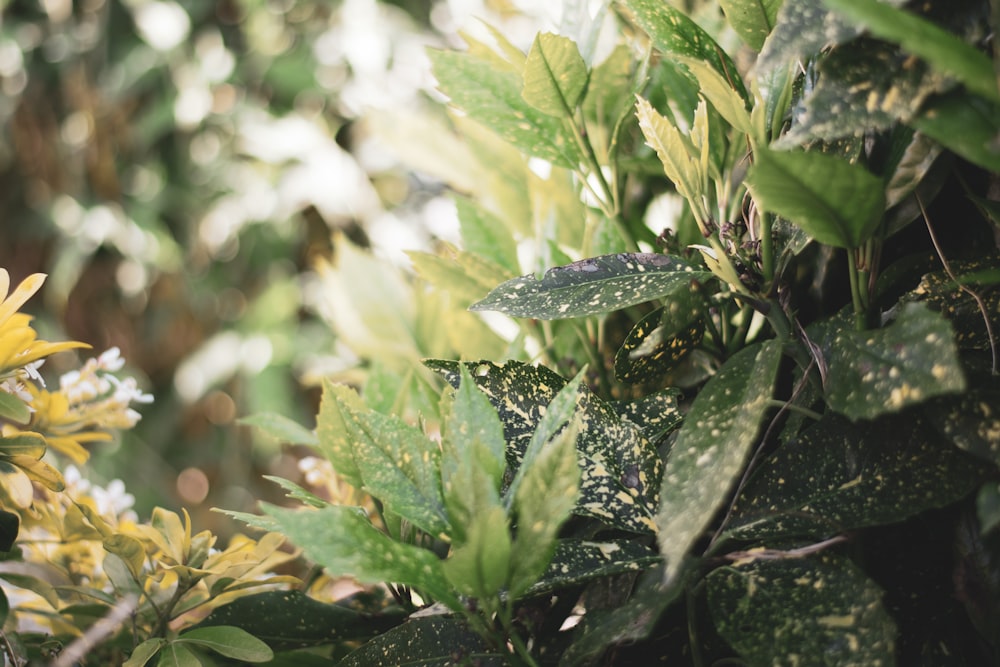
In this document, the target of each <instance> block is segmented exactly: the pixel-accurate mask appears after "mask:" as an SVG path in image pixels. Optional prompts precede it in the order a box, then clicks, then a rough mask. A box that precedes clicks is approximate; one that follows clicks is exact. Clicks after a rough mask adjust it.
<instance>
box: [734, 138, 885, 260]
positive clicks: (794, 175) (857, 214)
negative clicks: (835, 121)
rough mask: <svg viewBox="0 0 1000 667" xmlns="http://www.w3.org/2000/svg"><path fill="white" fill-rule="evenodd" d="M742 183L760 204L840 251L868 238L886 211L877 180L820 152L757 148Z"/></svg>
mask: <svg viewBox="0 0 1000 667" xmlns="http://www.w3.org/2000/svg"><path fill="white" fill-rule="evenodd" d="M746 184H747V189H749V190H750V192H751V194H752V195H753V197H754V199H755V200H756V201H757V204H758V205H759V206H761V207H762V208H764V209H766V210H768V211H770V212H772V213H777V214H778V215H780V216H782V217H783V218H786V219H788V220H790V221H791V222H793V223H795V224H796V225H798V226H800V227H802V229H804V230H805V231H806V233H807V234H809V236H811V237H813V238H814V239H816V240H817V241H819V242H820V243H825V244H827V245H832V246H836V247H839V248H857V247H858V246H860V245H861V244H862V243H864V242H865V241H867V240H868V239H869V238H871V235H872V234H873V233H874V231H875V229H876V227H877V226H878V223H879V221H880V220H881V219H882V213H883V211H884V210H885V194H884V193H883V190H882V181H881V179H879V178H878V177H877V176H875V175H874V174H872V173H871V172H869V171H868V170H866V169H865V168H864V167H862V166H860V165H857V164H851V163H850V162H847V161H845V160H842V159H840V158H837V157H833V156H830V155H824V154H823V153H780V152H775V151H770V150H766V149H758V150H757V151H756V152H755V153H754V164H753V166H752V167H751V168H750V170H749V173H748V174H747V179H746Z"/></svg>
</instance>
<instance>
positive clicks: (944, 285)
mask: <svg viewBox="0 0 1000 667" xmlns="http://www.w3.org/2000/svg"><path fill="white" fill-rule="evenodd" d="M950 268H951V270H952V273H954V274H955V277H956V278H957V282H956V281H954V280H952V279H951V277H950V276H949V275H948V273H947V272H945V271H935V272H933V273H928V274H927V275H925V276H924V277H923V278H922V279H921V280H920V284H919V285H917V288H916V289H914V290H913V291H912V292H910V293H908V294H906V295H905V296H904V297H903V299H902V300H903V301H918V302H921V303H924V304H926V305H927V306H928V307H930V308H931V309H932V310H936V311H938V312H940V313H941V314H942V315H944V316H945V317H946V318H947V319H948V321H949V322H951V326H952V328H953V329H954V331H955V343H956V344H957V345H958V347H959V349H964V350H987V349H989V348H990V337H989V327H987V323H986V319H984V313H983V310H981V309H980V308H979V304H978V303H977V302H976V299H975V297H973V295H972V294H970V293H969V292H968V291H966V290H965V289H962V287H963V286H964V287H965V288H967V289H968V290H971V291H972V292H974V293H975V294H976V295H978V296H979V298H980V299H982V301H983V306H984V309H985V311H986V313H985V317H988V318H989V325H990V327H992V329H993V332H994V335H995V336H1000V258H998V257H996V256H993V257H988V258H985V259H977V260H969V261H953V262H951V263H950Z"/></svg>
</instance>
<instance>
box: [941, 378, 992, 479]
mask: <svg viewBox="0 0 1000 667" xmlns="http://www.w3.org/2000/svg"><path fill="white" fill-rule="evenodd" d="M927 416H928V419H929V420H930V421H931V423H932V424H934V426H935V428H936V429H937V430H938V431H939V432H940V433H941V434H942V435H944V436H945V437H946V438H947V439H948V440H950V441H951V442H953V443H955V445H956V446H957V447H960V448H961V449H964V450H965V451H967V452H969V453H970V454H973V455H975V456H978V457H979V458H981V459H983V460H986V461H990V462H991V463H993V464H995V465H997V466H1000V385H998V384H996V383H994V386H989V385H988V384H987V385H986V386H983V387H976V388H973V389H970V390H969V391H967V392H965V393H964V394H961V395H960V396H955V397H945V398H941V399H939V400H936V401H932V402H930V403H929V404H928V405H927Z"/></svg>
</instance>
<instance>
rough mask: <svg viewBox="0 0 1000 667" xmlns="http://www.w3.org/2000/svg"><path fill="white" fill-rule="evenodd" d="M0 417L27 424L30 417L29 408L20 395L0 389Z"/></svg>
mask: <svg viewBox="0 0 1000 667" xmlns="http://www.w3.org/2000/svg"><path fill="white" fill-rule="evenodd" d="M0 419H4V420H7V421H12V422H14V423H17V424H27V423H28V420H29V419H31V410H30V409H29V408H28V404H27V403H25V402H24V399H23V398H21V397H20V396H15V395H14V394H10V393H7V392H6V391H0Z"/></svg>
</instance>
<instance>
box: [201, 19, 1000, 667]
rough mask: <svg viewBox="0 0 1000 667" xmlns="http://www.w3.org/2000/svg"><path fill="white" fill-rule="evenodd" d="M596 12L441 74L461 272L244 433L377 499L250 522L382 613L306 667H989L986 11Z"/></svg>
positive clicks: (276, 512)
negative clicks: (366, 594) (312, 396)
mask: <svg viewBox="0 0 1000 667" xmlns="http://www.w3.org/2000/svg"><path fill="white" fill-rule="evenodd" d="M591 4H593V3H591ZM598 4H599V5H600V7H599V8H597V11H596V13H595V12H592V11H588V10H584V9H582V8H579V12H578V14H573V13H572V12H573V11H575V10H574V9H567V12H569V13H570V14H571V15H568V16H565V17H564V20H563V22H562V26H561V29H560V32H559V33H558V34H557V33H555V32H546V33H541V34H539V35H537V36H536V38H535V39H534V41H533V42H532V43H531V45H530V47H528V48H527V49H522V48H519V46H517V45H515V44H514V43H512V42H511V41H509V40H508V39H507V38H505V36H504V35H503V34H502V32H501V31H500V30H492V29H487V30H486V31H485V32H484V33H483V34H482V35H481V36H479V37H474V36H473V35H471V34H470V35H467V36H466V42H467V45H468V48H467V49H466V50H464V51H450V50H434V51H431V52H430V54H429V55H430V59H431V62H432V65H433V71H434V75H435V77H436V79H437V84H438V88H439V91H440V92H441V93H443V94H444V95H445V96H446V97H447V98H448V100H449V103H448V110H449V116H448V122H447V124H442V122H441V120H440V118H439V117H434V118H428V119H427V121H426V122H427V128H428V129H427V131H426V132H425V133H424V137H426V139H425V138H422V137H414V138H413V141H414V143H415V145H416V146H417V147H421V148H424V149H425V150H426V151H427V152H428V159H427V161H426V163H425V165H422V164H417V165H415V166H416V167H417V168H421V167H424V166H425V167H426V169H427V170H428V171H430V172H431V173H436V174H441V175H442V176H445V177H448V176H449V175H450V176H451V177H452V178H453V179H454V181H455V182H454V183H453V186H454V189H455V191H456V195H455V209H456V212H457V215H458V219H459V228H460V235H461V243H460V244H456V243H444V242H442V244H441V247H440V251H439V252H436V253H423V252H415V253H412V254H411V259H412V261H413V266H414V268H415V270H416V274H417V280H416V281H415V282H413V283H406V281H404V280H401V279H398V276H397V275H395V274H394V273H393V270H392V269H389V268H385V267H384V266H383V265H380V264H379V263H378V262H376V261H375V260H374V259H372V258H370V257H368V256H366V255H365V254H364V253H363V252H362V251H361V250H359V249H357V248H355V247H352V246H351V245H350V244H349V243H348V242H347V241H346V240H345V239H341V238H338V239H337V243H336V245H337V248H338V252H339V257H338V258H337V261H336V262H334V263H333V264H331V265H328V266H323V267H321V280H322V281H323V284H324V285H325V286H326V287H327V289H328V290H330V294H331V295H333V296H331V299H332V301H331V305H330V307H325V308H324V307H322V304H320V305H321V310H320V312H321V314H322V315H324V316H325V317H326V318H327V319H328V320H329V321H330V323H331V325H332V326H333V328H334V330H335V331H336V332H337V334H338V336H339V337H340V340H341V342H342V343H346V344H348V345H351V346H352V347H353V348H354V349H355V350H356V353H357V355H358V357H359V359H360V360H361V361H362V363H361V364H360V365H359V366H358V367H357V368H355V369H351V370H350V372H346V371H345V372H344V373H343V375H342V377H341V378H340V379H342V380H344V381H346V382H348V383H351V384H353V385H355V386H354V387H348V386H347V385H346V384H338V383H336V382H332V381H325V382H324V384H323V399H322V404H321V407H320V411H319V415H318V420H317V428H316V430H315V432H311V431H306V430H304V429H300V428H297V427H294V426H293V425H289V424H288V423H286V422H285V421H283V420H281V419H280V418H277V417H274V416H261V417H258V418H256V419H255V420H254V421H255V423H257V424H259V425H262V426H264V427H265V428H267V429H268V430H269V431H271V432H272V433H274V434H276V435H278V436H279V437H282V438H283V439H285V440H287V441H290V442H295V443H297V444H301V445H306V446H311V447H314V448H315V450H316V452H317V453H319V454H322V455H323V456H324V457H325V458H326V459H328V461H329V462H330V463H331V464H332V467H333V469H334V470H335V473H336V475H337V477H338V479H339V480H340V481H341V482H342V483H343V484H346V485H348V486H350V487H353V488H354V489H355V490H356V492H357V494H358V496H357V497H359V498H363V497H368V498H370V502H364V503H356V504H353V505H352V504H350V503H346V504H345V503H344V502H337V501H336V500H331V499H329V498H320V497H317V496H315V495H313V494H311V493H309V492H308V491H307V490H305V489H302V488H298V487H296V485H294V484H292V483H291V482H288V481H280V483H281V484H282V485H283V486H284V487H285V488H286V489H287V490H288V492H289V496H290V497H291V498H293V499H294V500H296V501H297V502H298V503H299V504H301V505H302V507H301V508H300V509H289V508H282V507H277V506H272V505H265V506H264V507H263V515H262V516H250V515H238V516H239V517H240V518H242V519H243V520H245V521H247V522H248V523H250V524H252V525H255V526H257V527H259V528H263V529H266V530H273V531H279V532H281V533H283V534H285V535H286V536H287V537H288V538H289V539H290V540H291V542H292V543H294V544H295V545H297V546H298V547H300V548H301V549H302V550H303V554H304V555H305V556H306V557H307V558H308V559H310V560H311V561H312V562H314V563H316V564H317V565H318V566H321V567H323V568H324V569H325V571H326V572H327V574H328V575H329V576H333V577H336V576H349V577H353V578H354V579H356V580H357V581H358V582H360V583H362V584H367V585H376V584H377V585H382V586H384V587H385V589H386V590H388V591H389V593H390V594H391V596H392V598H393V599H394V600H395V603H396V604H395V605H394V606H391V607H390V608H387V609H386V610H384V612H376V613H373V614H372V615H371V616H370V617H369V624H368V625H365V624H364V623H358V618H357V617H348V618H346V619H345V621H344V625H342V626H340V627H339V629H335V630H333V629H332V630H331V635H336V637H337V638H336V639H333V638H327V639H326V640H325V641H326V643H327V644H328V645H329V646H331V647H332V648H329V649H328V650H327V652H326V653H324V654H323V655H324V659H325V662H317V663H316V664H337V665H342V666H344V667H349V666H355V665H357V666H360V665H371V664H415V663H420V664H428V665H452V664H470V665H501V664H514V665H617V664H621V665H626V664H629V665H631V664H660V663H664V664H674V663H678V664H694V665H713V664H747V665H774V664H821V665H896V664H899V665H910V664H990V663H992V662H995V661H996V660H997V657H998V655H1000V645H998V644H997V637H998V636H1000V633H998V630H1000V627H998V626H997V619H998V618H1000V588H998V585H997V581H998V580H1000V570H998V569H997V568H998V565H997V564H998V563H1000V532H998V525H1000V513H998V509H997V508H998V507H1000V502H998V499H1000V491H998V487H997V479H998V478H1000V474H998V473H1000V470H998V464H1000V421H998V419H1000V384H998V381H1000V380H998V378H1000V375H998V370H1000V369H998V357H997V344H998V341H997V330H998V327H1000V316H998V314H1000V287H998V286H1000V260H998V258H1000V255H998V240H997V239H998V238H1000V234H998V230H1000V228H998V221H1000V214H998V211H1000V208H998V204H997V192H998V191H1000V190H998V186H1000V90H998V87H997V76H996V63H997V62H1000V59H998V57H997V56H996V53H997V51H996V45H995V38H994V34H995V27H996V25H997V20H998V17H997V15H996V6H995V3H993V4H990V3H987V2H984V1H969V2H961V3H958V5H956V4H954V3H944V2H934V1H932V2H920V3H910V2H905V1H903V0H894V1H892V2H879V1H877V0H807V1H804V2H781V1H780V0H779V1H767V2H759V1H756V0H755V1H753V2H750V1H744V0H724V1H720V2H719V3H714V2H702V3H669V2H664V1H663V0H623V1H622V2H616V3H611V4H608V3H598ZM680 4H685V5H687V6H688V9H687V10H682V9H680V8H678V6H677V5H680ZM574 7H576V5H574ZM588 9H593V7H589V8H588ZM609 27H610V28H612V30H610V33H611V34H615V35H617V41H616V42H615V43H609V41H608V40H607V39H606V37H607V35H608V34H609V30H608V28H609ZM411 120H412V119H411ZM424 141H425V142H426V143H422V142H424ZM441 146H446V147H447V148H448V151H449V153H448V154H449V157H451V158H453V159H454V162H455V165H454V166H455V168H454V169H452V170H442V169H440V162H439V161H435V160H434V159H432V157H431V156H435V157H436V156H439V155H440V154H441ZM407 148H408V151H407V155H413V154H414V153H415V152H419V151H414V145H410V146H408V147H407ZM456 174H459V176H457V177H456ZM469 174H471V175H472V177H467V176H468V175H469ZM351 285H355V286H357V291H356V293H354V294H352V291H351V289H350V286H351ZM380 289H381V291H379V290H380ZM407 294H409V296H410V297H411V299H410V300H409V301H408V300H407V298H406V295H407ZM487 314H488V315H487ZM477 317H483V318H484V319H475V318H477ZM470 318H471V319H470ZM484 349H490V350H499V353H498V354H495V356H492V357H488V356H483V355H482V353H481V352H480V351H481V350H484ZM421 358H423V360H422V362H421V363H420V364H417V360H418V359H421ZM407 362H412V363H409V364H408V363H407ZM442 382H443V385H442V384H441V383H442ZM442 387H443V388H442ZM435 388H438V389H435ZM359 389H360V390H359ZM435 391H437V392H439V393H440V396H441V399H440V401H438V402H437V403H435V402H434V401H433V400H429V396H432V395H433V394H434V393H435ZM264 602H269V601H268V600H266V599H264V600H262V604H263V603H264ZM296 602H297V601H295V600H289V601H288V602H287V605H293V604H296ZM244 603H245V601H244ZM246 609H247V607H244V606H242V605H241V606H238V607H235V608H234V609H233V610H232V611H227V610H226V608H222V609H219V610H217V612H216V613H217V614H220V616H219V618H223V619H226V620H227V622H230V621H233V619H234V618H236V617H238V616H241V615H245V614H246ZM390 611H391V614H390V613H389V612H390ZM404 618H405V619H406V620H405V622H403V619H404ZM387 625H389V626H391V627H390V629H386V626H387ZM246 627H249V625H246ZM344 638H347V639H349V640H354V641H356V642H359V643H361V645H360V646H359V647H358V648H356V650H354V651H353V652H347V651H346V650H345V647H344V646H343V644H342V643H341V642H342V640H343V639H344Z"/></svg>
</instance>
